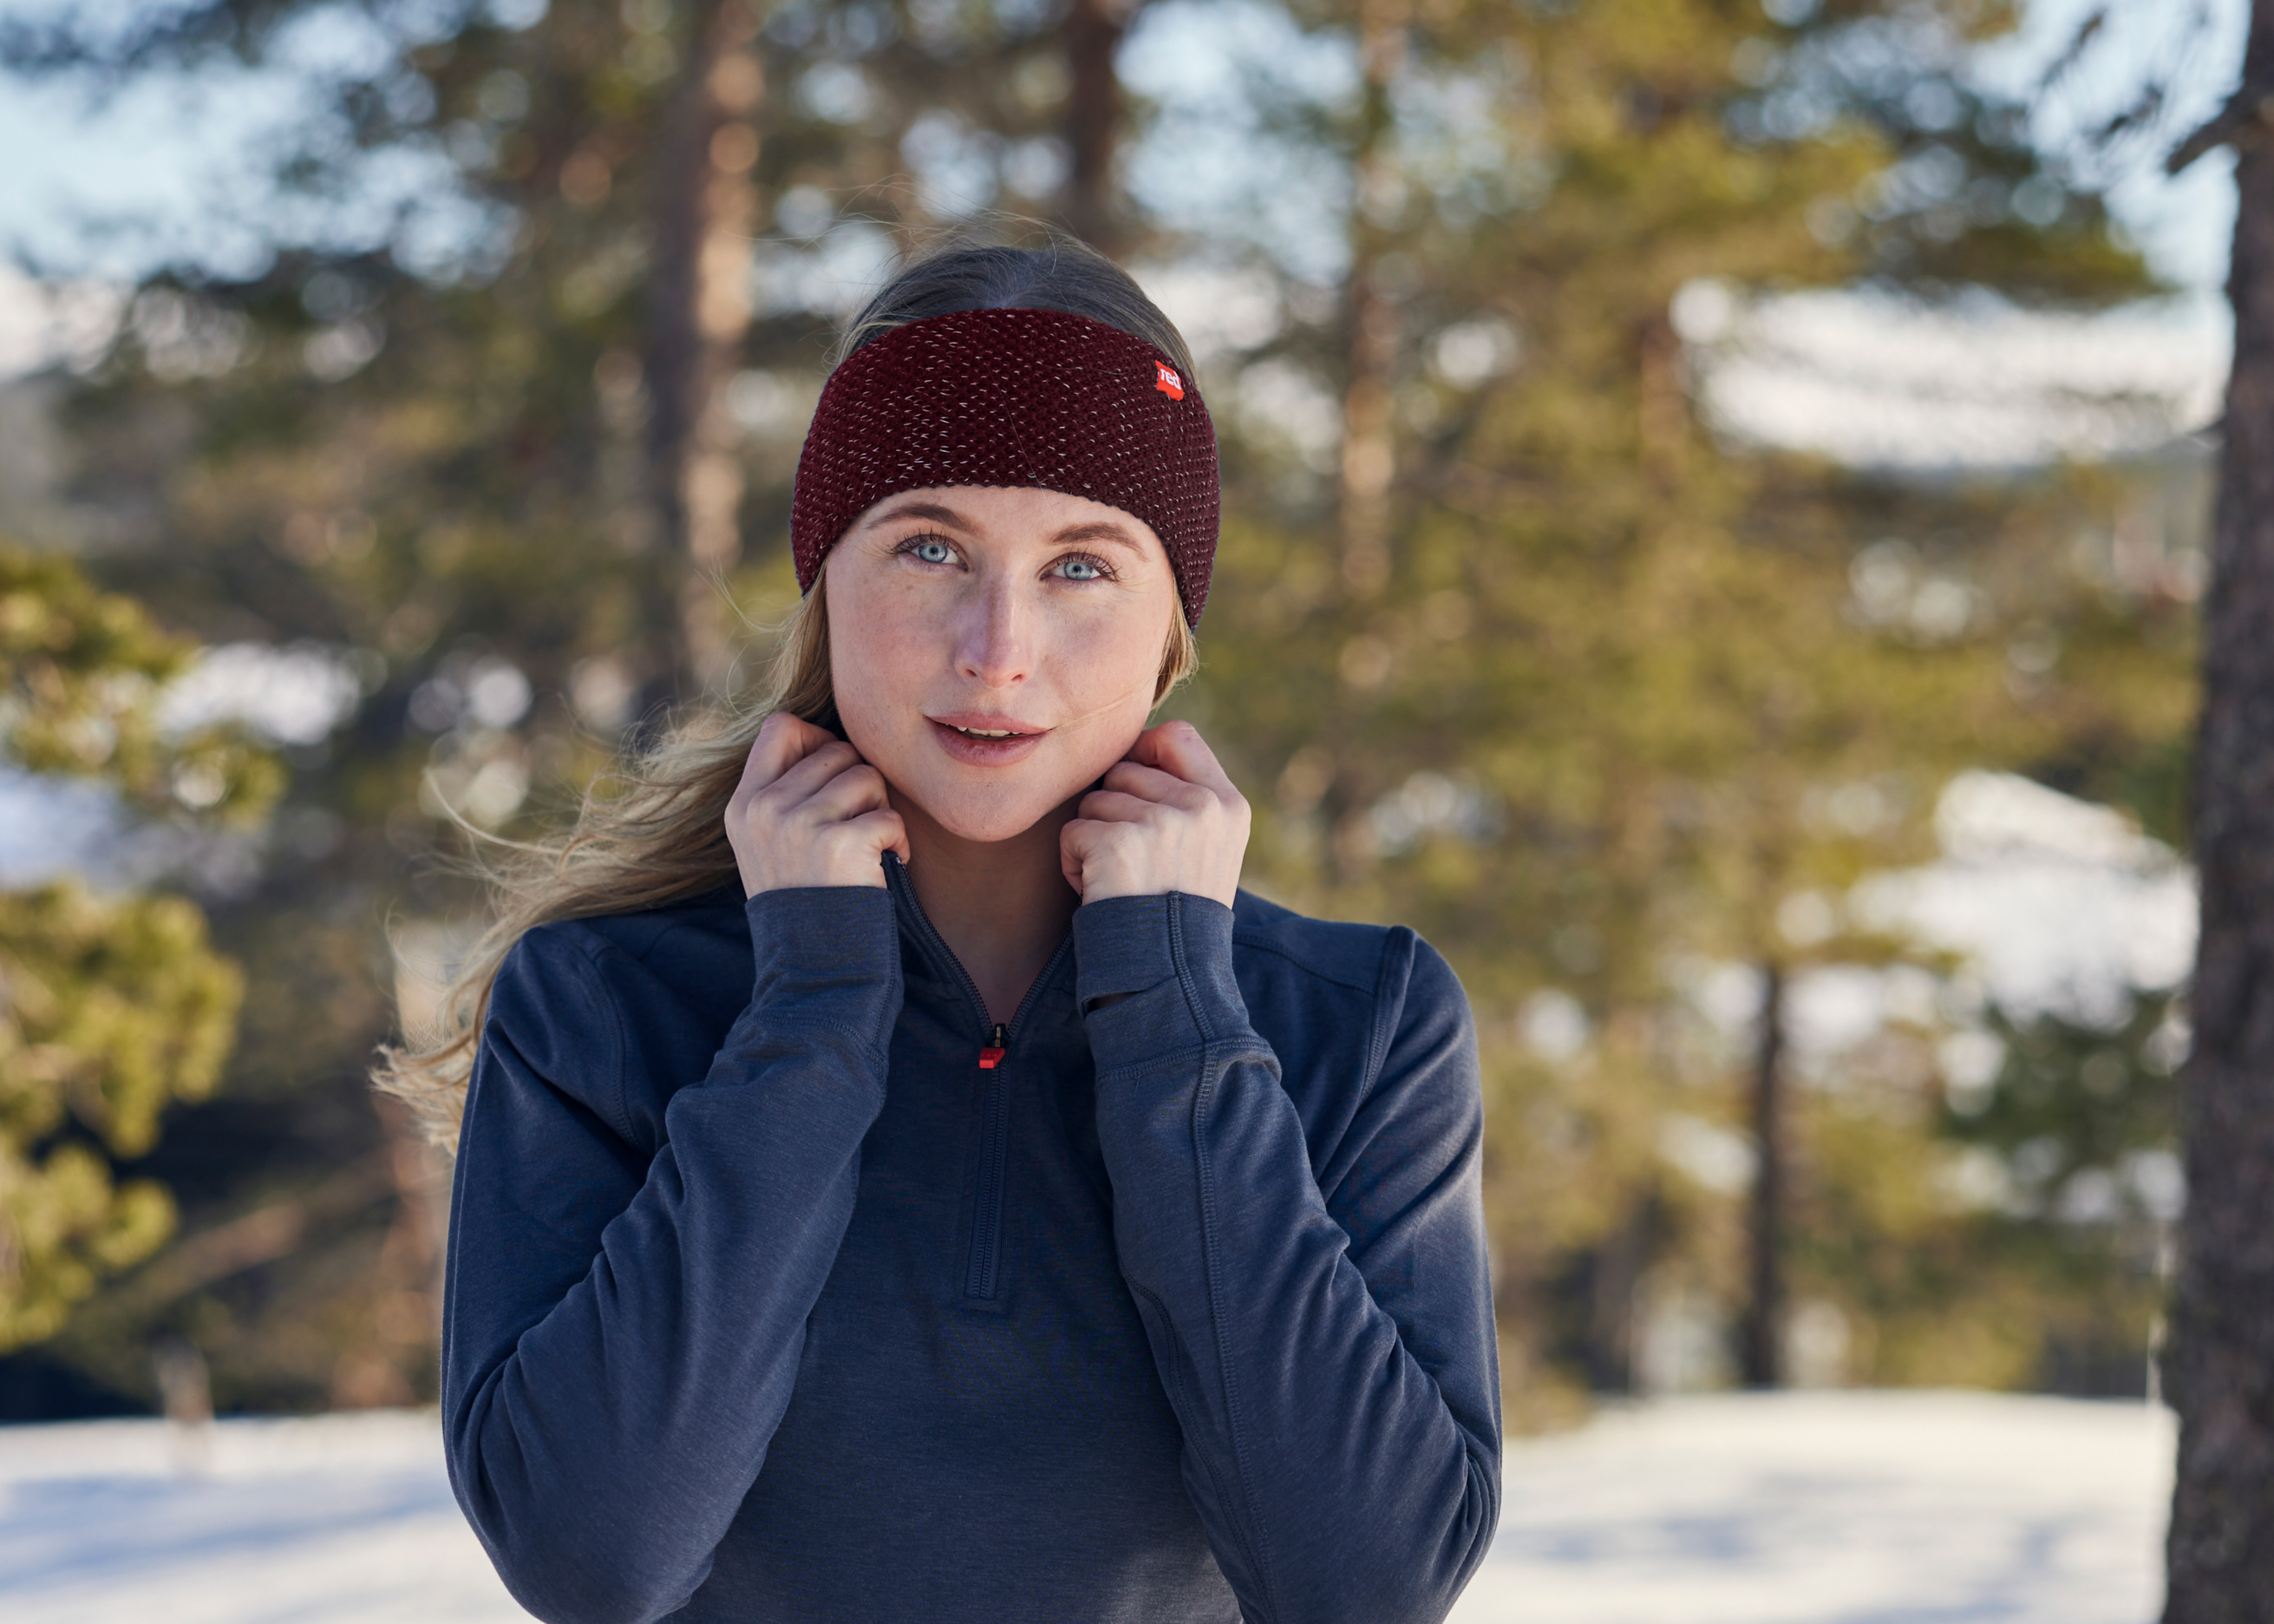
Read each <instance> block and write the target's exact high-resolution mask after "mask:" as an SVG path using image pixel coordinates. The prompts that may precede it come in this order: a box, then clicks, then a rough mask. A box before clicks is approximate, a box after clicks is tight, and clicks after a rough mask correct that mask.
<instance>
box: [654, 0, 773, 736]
mask: <svg viewBox="0 0 2274 1624" xmlns="http://www.w3.org/2000/svg"><path fill="white" fill-rule="evenodd" d="M758 22H759V19H758V17H757V14H756V12H755V11H754V10H753V9H752V8H751V6H750V5H749V4H748V0H703V4H698V5H697V7H696V8H695V14H694V16H693V17H692V18H691V19H690V20H689V28H688V33H687V60H686V64H685V65H684V67H683V68H682V69H681V73H680V79H679V86H678V90H677V93H676V94H675V95H674V102H673V105H672V107H671V109H670V110H669V112H668V114H667V115H666V122H665V126H664V129H663V132H662V136H661V139H660V140H659V143H658V147H657V153H656V165H657V167H656V185H655V198H656V220H655V268H654V276H653V280H652V282H651V304H650V308H649V325H648V349H647V357H646V363H647V385H648V396H649V402H650V415H649V418H648V469H649V478H650V485H651V492H652V496H653V500H654V502H655V507H656V513H657V516H658V518H659V520H660V521H661V524H660V529H661V532H662V535H663V538H664V540H665V544H666V545H667V546H668V547H669V548H670V550H671V551H672V553H674V556H676V557H679V558H681V559H683V560H685V562H686V565H687V567H688V568H686V571H685V573H684V575H683V576H682V581H683V584H682V586H681V591H680V594H679V601H678V604H677V620H678V629H679V642H680V650H679V665H680V680H681V691H682V692H683V693H684V692H690V691H691V692H695V693H702V692H715V691H717V690H719V688H723V687H725V686H726V685H727V682H728V680H729V677H730V673H731V672H732V669H733V665H734V613H733V610H732V607H731V605H729V604H728V603H727V601H726V598H725V589H724V581H725V577H726V575H727V571H729V570H731V569H732V568H734V564H735V562H736V560H738V559H740V557H741V556H742V536H741V531H740V530H739V528H738V525H737V523H736V512H737V509H738V508H740V507H741V505H742V463H741V462H740V460H739V458H738V456H737V454H736V441H737V439H738V438H739V437H738V436H737V434H736V432H735V429H734V419H733V417H732V416H731V415H730V414H729V413H728V411H727V401H726V394H727V380H729V379H730V378H732V377H733V375H734V366H735V363H736V361H737V359H738V358H739V356H740V353H741V350H742V341H743V338H744V337H745V335H747V334H748V333H749V325H750V298H749V265H750V240H751V236H752V233H753V230H754V229H755V227H756V224H757V192H756V190H755V188H753V186H752V185H751V184H750V171H751V168H752V166H753V165H754V164H755V163H756V162H757V155H758V143H757V131H756V130H755V129H754V128H753V127H752V126H751V124H750V122H749V120H750V117H751V116H752V115H753V114H754V113H755V112H756V111H757V106H758V101H759V97H760V94H761V93H762V91H763V89H764V79H763V78H762V76H761V74H760V71H759V67H758V57H757V30H758Z"/></svg>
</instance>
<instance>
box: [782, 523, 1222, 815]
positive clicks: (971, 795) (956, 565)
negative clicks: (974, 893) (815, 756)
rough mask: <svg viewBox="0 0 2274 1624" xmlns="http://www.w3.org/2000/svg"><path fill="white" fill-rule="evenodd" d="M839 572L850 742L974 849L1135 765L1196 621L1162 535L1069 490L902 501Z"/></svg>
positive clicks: (837, 628)
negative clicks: (1170, 659) (1124, 764)
mask: <svg viewBox="0 0 2274 1624" xmlns="http://www.w3.org/2000/svg"><path fill="white" fill-rule="evenodd" d="M825 568H826V571H827V576H828V596H827V607H828V613H829V650H830V671H831V675H832V680H833V682H834V684H835V686H836V690H837V711H838V715H839V717H840V718H841V719H842V720H843V722H844V724H845V736H846V737H847V739H848V740H850V741H852V744H853V747H854V748H855V749H857V750H859V751H860V752H861V754H862V756H863V757H865V758H866V759H867V760H868V762H869V763H870V764H871V765H872V766H874V767H875V768H876V769H877V771H879V772H881V773H883V774H884V775H885V780H886V782H888V783H889V784H890V785H891V786H892V790H893V793H894V796H895V798H896V799H899V798H905V799H907V800H908V801H914V802H915V805H916V806H917V807H919V808H922V811H923V812H924V813H926V814H927V815H929V816H930V817H931V819H932V820H933V821H934V822H936V823H938V824H939V825H940V826H941V827H942V828H944V829H945V830H946V831H948V832H949V833H951V834H954V835H959V836H961V837H962V838H965V839H968V840H1005V839H1009V838H1012V837H1013V836H1014V835H1019V834H1023V833H1025V832H1026V831H1028V830H1029V829H1031V828H1033V827H1034V826H1035V823H1039V822H1040V821H1041V820H1042V819H1043V818H1044V817H1045V816H1048V815H1049V814H1050V812H1051V811H1053V810H1054V809H1056V808H1058V807H1060V806H1062V805H1064V804H1065V802H1066V801H1070V800H1072V799H1073V798H1074V797H1075V796H1077V795H1079V794H1081V793H1082V792H1083V791H1084V790H1086V789H1087V788H1088V786H1090V785H1091V784H1093V783H1095V782H1096V780H1097V778H1099V777H1100V776H1101V775H1102V774H1103V772H1104V771H1105V770H1106V769H1107V768H1108V767H1111V765H1112V764H1113V763H1115V762H1117V761H1119V760H1120V759H1121V757H1122V756H1123V755H1124V754H1125V753H1126V751H1127V750H1128V748H1129V747H1130V745H1131V744H1132V743H1133V742H1134V741H1136V738H1137V735H1138V733H1140V732H1141V731H1142V730H1143V728H1144V726H1145V718H1146V716H1147V714H1148V712H1149V711H1151V710H1152V708H1153V688H1154V684H1155V683H1156V680H1158V679H1159V676H1160V672H1161V660H1162V655H1163V650H1164V649H1165V647H1166V643H1167V637H1168V635H1169V632H1170V629H1171V621H1170V618H1169V617H1170V616H1171V615H1173V614H1177V613H1181V610H1180V608H1179V605H1178V596H1177V583H1176V577H1175V575H1174V573H1173V572H1172V571H1171V568H1170V567H1169V558H1168V554H1167V553H1166V552H1165V551H1164V550H1163V547H1162V545H1161V541H1160V538H1158V537H1157V536H1156V535H1154V533H1153V530H1152V527H1151V526H1149V525H1148V524H1146V523H1144V522H1143V521H1142V520H1140V519H1136V518H1133V517H1132V516H1131V515H1128V514H1126V513H1124V512H1122V511H1121V510H1120V509H1119V508H1109V507H1107V506H1106V505H1105V504H1104V503H1103V502H1095V501H1091V500H1089V499H1088V498H1087V497H1081V496H1067V495H1065V494H1062V493H1061V492H1056V491H1035V490H1027V489H1016V490H1009V489H1004V488H1002V487H999V486H993V485H956V486H952V487H949V488H945V489H940V490H922V491H907V492H902V493H901V494H900V495H898V496H892V497H887V498H885V500H883V501H880V502H878V503H877V504H876V505H875V506H874V507H872V508H870V509H869V510H868V511H867V512H866V513H864V514H862V515H861V516H860V517H859V518H858V519H856V520H855V521H854V523H853V525H852V528H851V529H849V530H847V531H846V532H845V536H844V538H843V539H842V540H840V542H839V543H838V544H837V545H836V546H835V547H834V548H832V550H831V552H830V554H829V558H828V561H827V564H826V566H825Z"/></svg>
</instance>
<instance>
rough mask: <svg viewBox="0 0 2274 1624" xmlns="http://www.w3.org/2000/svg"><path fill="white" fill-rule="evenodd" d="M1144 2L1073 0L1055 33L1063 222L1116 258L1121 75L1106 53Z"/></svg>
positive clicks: (1122, 224)
mask: <svg viewBox="0 0 2274 1624" xmlns="http://www.w3.org/2000/svg"><path fill="white" fill-rule="evenodd" d="M1141 4H1144V0H1073V4H1071V5H1070V6H1069V7H1068V8H1067V10H1066V17H1065V23H1064V25H1063V33H1062V34H1061V35H1060V37H1061V39H1062V40H1063V41H1064V45H1065V65H1066V86H1067V90H1066V111H1065V141H1066V154H1067V158H1068V167H1067V174H1066V188H1065V220H1066V224H1067V225H1068V226H1070V227H1071V228H1073V234H1074V235H1075V236H1076V237H1080V238H1081V239H1082V241H1084V242H1086V243H1088V244H1089V245H1090V246H1091V247H1093V248H1096V249H1097V250H1099V251H1100V252H1103V253H1109V254H1112V255H1114V256H1115V257H1116V258H1118V257H1119V256H1120V254H1121V252H1122V251H1123V250H1124V249H1125V248H1126V246H1127V241H1126V238H1127V235H1128V230H1127V222H1126V220H1125V219H1124V217H1123V214H1122V212H1121V207H1120V194H1119V190H1118V187H1117V186H1116V184H1115V183H1114V174H1113V160H1114V156H1115V152H1116V148H1117V147H1118V145H1119V143H1120V140H1121V115H1122V102H1121V80H1120V79H1119V77H1118V75H1117V74H1116V73H1115V72H1114V71H1113V59H1114V57H1115V56H1117V55H1118V53H1119V52H1120V49H1121V41H1122V38H1123V36H1124V35H1126V34H1127V33H1128V32H1129V23H1130V19H1132V18H1133V17H1135V16H1136V14H1137V8H1138V6H1140V5H1141Z"/></svg>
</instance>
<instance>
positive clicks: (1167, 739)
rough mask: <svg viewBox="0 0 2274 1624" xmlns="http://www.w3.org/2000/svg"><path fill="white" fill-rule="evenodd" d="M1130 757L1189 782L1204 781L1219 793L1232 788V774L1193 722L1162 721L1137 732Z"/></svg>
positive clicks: (1203, 782) (1139, 762)
mask: <svg viewBox="0 0 2274 1624" xmlns="http://www.w3.org/2000/svg"><path fill="white" fill-rule="evenodd" d="M1128 758H1129V759H1130V760H1131V761H1133V762H1135V763H1138V764H1139V765H1140V766H1143V767H1156V768H1159V769H1161V770H1162V771H1166V772H1169V773H1172V774H1174V775H1175V776H1176V777H1178V778H1182V779H1184V780H1185V781H1186V783H1187V784H1198V785H1201V786H1205V787H1207V788H1209V789H1213V790H1216V791H1217V792H1219V793H1222V792H1224V791H1228V790H1231V787H1232V786H1231V775H1230V774H1228V773H1226V772H1225V771H1224V766H1223V763H1220V762H1218V761H1217V760H1216V752H1215V751H1214V750H1211V749H1210V748H1209V747H1208V741H1207V740H1205V739H1203V738H1201V730H1200V729H1199V728H1197V727H1194V726H1193V725H1192V724H1191V723H1190V722H1185V721H1176V722H1163V723H1162V724H1160V726H1157V727H1148V728H1147V729H1146V730H1145V731H1144V732H1143V733H1139V734H1138V735H1137V742H1136V743H1135V744H1133V745H1132V746H1130V747H1129V757H1128Z"/></svg>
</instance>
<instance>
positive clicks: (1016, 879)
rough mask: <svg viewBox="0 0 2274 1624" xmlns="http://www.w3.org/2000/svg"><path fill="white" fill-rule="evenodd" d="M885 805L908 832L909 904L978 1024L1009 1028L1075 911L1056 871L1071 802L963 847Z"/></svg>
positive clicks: (914, 812)
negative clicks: (934, 937) (974, 1005)
mask: <svg viewBox="0 0 2274 1624" xmlns="http://www.w3.org/2000/svg"><path fill="white" fill-rule="evenodd" d="M1074 807H1075V802H1074V801H1067V802H1066V803H1065V805H1064V806H1062V807H1060V808H1058V809H1057V810H1056V811H1054V812H1052V813H1050V816H1047V817H1045V818H1043V820H1042V822H1040V823H1036V824H1035V826H1034V827H1033V828H1031V829H1029V830H1028V831H1026V832H1025V833H1024V834H1020V835H1014V836H1013V837H1012V838H1010V839H1008V840H967V839H965V838H963V837H962V836H960V835H956V834H951V833H950V832H948V831H946V830H945V829H943V828H941V827H940V826H939V825H938V824H937V823H934V822H933V821H932V819H931V818H930V816H928V815H927V814H926V813H925V812H924V811H923V809H922V808H920V807H918V806H916V805H915V803H914V802H913V801H909V800H907V798H905V797H903V796H901V795H899V794H897V793H895V794H894V795H893V796H892V809H893V810H894V811H896V812H898V813H899V814H900V820H901V822H902V823H903V824H904V825H905V826H906V828H907V834H908V880H909V883H911V884H913V885H914V886H915V891H916V900H917V901H919V902H921V903H922V904H923V911H924V914H925V915H926V916H927V917H928V918H930V921H931V923H932V929H935V930H937V931H938V932H939V935H940V939H941V940H942V941H944V942H945V943H946V944H947V947H948V951H950V952H952V953H953V954H954V955H955V956H956V958H957V959H958V960H959V961H960V962H961V964H962V966H963V967H964V969H965V970H966V971H968V972H969V974H970V976H971V979H972V981H973V982H974V984H975V985H976V986H977V987H978V989H979V996H980V999H981V1001H982V1002H983V1003H984V1004H986V1005H987V1019H989V1020H990V1021H999V1022H1002V1023H1004V1024H1005V1025H1007V1024H1009V1022H1010V1019H1011V1018H1012V1016H1013V1015H1014V1014H1016V1013H1017V1012H1018V1009H1019V1004H1020V1001H1021V1000H1023V999H1024V998H1025V997H1026V996H1027V989H1028V988H1029V987H1031V986H1033V985H1034V983H1035V977H1036V976H1038V975H1040V974H1042V973H1043V966H1046V965H1048V964H1049V963H1050V955H1051V954H1052V953H1054V952H1056V951H1058V943H1059V942H1060V941H1061V940H1063V939H1064V938H1065V933H1066V927H1067V925H1068V923H1069V922H1071V921H1072V920H1073V911H1074V909H1075V908H1077V907H1079V906H1081V897H1080V896H1078V895H1077V894H1076V893H1075V891H1074V890H1073V887H1072V886H1070V885H1068V884H1067V883H1066V882H1065V874H1064V872H1063V871H1062V870H1061V869H1060V868H1059V867H1058V831H1060V830H1061V829H1063V828H1065V825H1066V823H1067V822H1068V821H1069V820H1071V819H1072V818H1073V814H1074Z"/></svg>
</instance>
